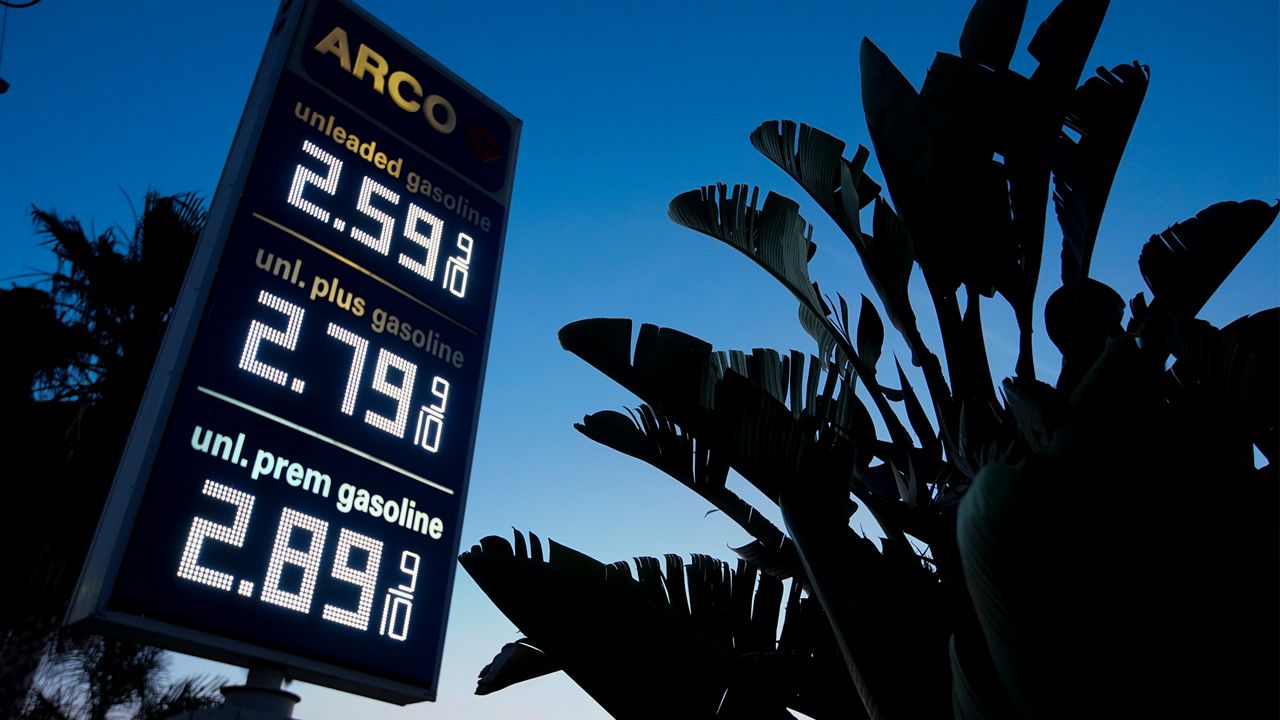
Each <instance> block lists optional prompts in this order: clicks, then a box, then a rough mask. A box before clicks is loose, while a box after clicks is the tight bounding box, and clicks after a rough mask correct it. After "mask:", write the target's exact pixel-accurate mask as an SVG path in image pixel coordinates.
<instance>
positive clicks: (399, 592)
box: [378, 550, 422, 642]
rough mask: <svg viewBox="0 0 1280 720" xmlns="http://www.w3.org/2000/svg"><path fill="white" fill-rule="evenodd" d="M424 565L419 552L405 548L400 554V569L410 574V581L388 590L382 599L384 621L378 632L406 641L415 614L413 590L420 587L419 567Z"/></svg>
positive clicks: (380, 623) (379, 624) (380, 624)
mask: <svg viewBox="0 0 1280 720" xmlns="http://www.w3.org/2000/svg"><path fill="white" fill-rule="evenodd" d="M421 566H422V557H421V556H419V555H418V553H415V552H412V551H409V550H405V551H404V554H402V555H401V556H400V571H401V572H403V573H404V574H405V575H408V576H409V582H408V583H400V584H399V585H397V586H396V587H393V588H391V589H390V590H387V594H386V596H385V597H384V598H383V600H382V621H381V622H379V623H378V634H379V635H386V636H387V637H389V638H391V639H392V640H399V641H401V642H404V639H405V638H407V637H409V619H410V617H411V616H412V615H413V592H414V590H415V589H416V588H417V587H418V568H420V567H421Z"/></svg>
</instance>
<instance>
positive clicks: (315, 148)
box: [288, 140, 342, 223]
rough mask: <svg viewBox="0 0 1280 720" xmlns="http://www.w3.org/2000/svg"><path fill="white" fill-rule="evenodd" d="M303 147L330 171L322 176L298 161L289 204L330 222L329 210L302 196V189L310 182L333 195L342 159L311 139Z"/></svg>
mask: <svg viewBox="0 0 1280 720" xmlns="http://www.w3.org/2000/svg"><path fill="white" fill-rule="evenodd" d="M302 149H303V150H304V151H305V152H306V153H307V154H308V155H310V156H311V157H314V158H316V159H318V160H319V161H320V162H323V163H324V164H325V165H328V166H329V172H328V173H327V174H326V175H325V176H324V177H320V176H319V175H317V174H316V173H314V172H312V171H311V170H308V169H307V168H305V167H303V166H302V163H298V168H297V169H296V170H294V171H293V183H292V184H291V185H289V198H288V199H289V204H290V205H292V206H294V207H296V208H298V209H300V210H302V211H303V212H305V213H307V214H308V215H310V216H312V217H314V218H316V219H317V220H319V221H320V222H326V223H327V222H329V212H328V211H327V210H325V209H324V208H321V207H320V206H319V205H317V204H315V203H313V202H311V201H310V200H307V199H306V198H304V197H302V191H303V190H305V189H306V187H307V185H308V184H311V185H315V186H316V187H318V188H320V189H321V190H323V191H324V192H326V193H329V194H330V195H332V194H333V193H334V192H335V191H336V190H337V189H338V175H339V174H340V173H341V172H342V161H341V160H339V159H338V158H337V157H335V156H333V155H331V154H329V153H327V152H325V151H324V150H321V149H320V146H319V145H316V144H315V143H313V142H311V141H310V140H307V141H305V142H303V143H302Z"/></svg>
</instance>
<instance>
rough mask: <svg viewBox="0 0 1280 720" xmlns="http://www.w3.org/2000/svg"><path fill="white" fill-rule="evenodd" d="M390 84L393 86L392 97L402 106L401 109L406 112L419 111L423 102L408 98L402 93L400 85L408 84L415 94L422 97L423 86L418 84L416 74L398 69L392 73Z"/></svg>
mask: <svg viewBox="0 0 1280 720" xmlns="http://www.w3.org/2000/svg"><path fill="white" fill-rule="evenodd" d="M388 85H390V88H391V99H392V100H393V101H395V104H396V105H399V106H400V109H401V110H404V111H405V112H418V109H419V108H421V107H422V103H420V102H418V101H417V100H406V99H405V98H404V96H403V95H401V94H400V86H401V85H408V86H409V87H410V88H411V89H412V90H413V94H414V95H417V96H418V97H422V86H421V85H419V84H418V79H417V78H415V77H414V76H412V75H410V74H409V73H407V72H405V71H403V70H397V71H395V72H393V73H391V79H390V81H389V82H388Z"/></svg>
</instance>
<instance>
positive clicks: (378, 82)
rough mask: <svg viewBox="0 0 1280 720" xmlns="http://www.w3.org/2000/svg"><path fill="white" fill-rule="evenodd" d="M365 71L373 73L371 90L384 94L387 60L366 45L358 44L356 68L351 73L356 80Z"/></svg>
mask: <svg viewBox="0 0 1280 720" xmlns="http://www.w3.org/2000/svg"><path fill="white" fill-rule="evenodd" d="M366 70H370V71H372V72H373V89H374V90H377V91H378V92H379V93H382V92H384V90H383V88H384V87H386V84H387V71H388V70H390V68H389V67H387V59H386V58H384V57H382V56H381V55H379V54H378V53H376V52H374V51H373V50H372V49H371V48H370V47H369V46H368V45H365V44H364V43H361V44H360V49H359V50H358V51H356V66H355V69H353V70H352V71H351V74H352V75H353V76H355V78H356V79H357V80H359V79H360V78H363V77H364V73H365V71H366Z"/></svg>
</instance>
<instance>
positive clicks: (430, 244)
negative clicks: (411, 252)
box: [400, 204, 444, 280]
mask: <svg viewBox="0 0 1280 720" xmlns="http://www.w3.org/2000/svg"><path fill="white" fill-rule="evenodd" d="M419 222H425V223H426V224H427V225H428V226H429V227H430V228H431V234H430V235H423V234H422V233H420V232H418V223H419ZM442 235H444V221H443V220H441V219H440V218H438V217H436V216H435V215H432V214H431V213H429V212H427V211H426V210H423V209H422V208H420V207H418V206H417V205H414V204H410V205H409V216H408V217H406V218H405V221H404V236H405V237H407V238H409V239H410V240H412V241H413V242H416V243H418V244H419V245H421V246H422V247H424V248H426V251H427V254H426V260H425V262H418V261H417V260H414V259H413V258H411V257H409V256H408V255H405V254H404V253H400V264H401V265H403V266H405V267H407V268H409V269H410V270H412V271H414V272H416V273H418V274H419V275H421V276H422V277H424V278H426V279H427V280H434V279H435V278H436V261H437V259H438V258H439V256H440V237H441V236H442Z"/></svg>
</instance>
